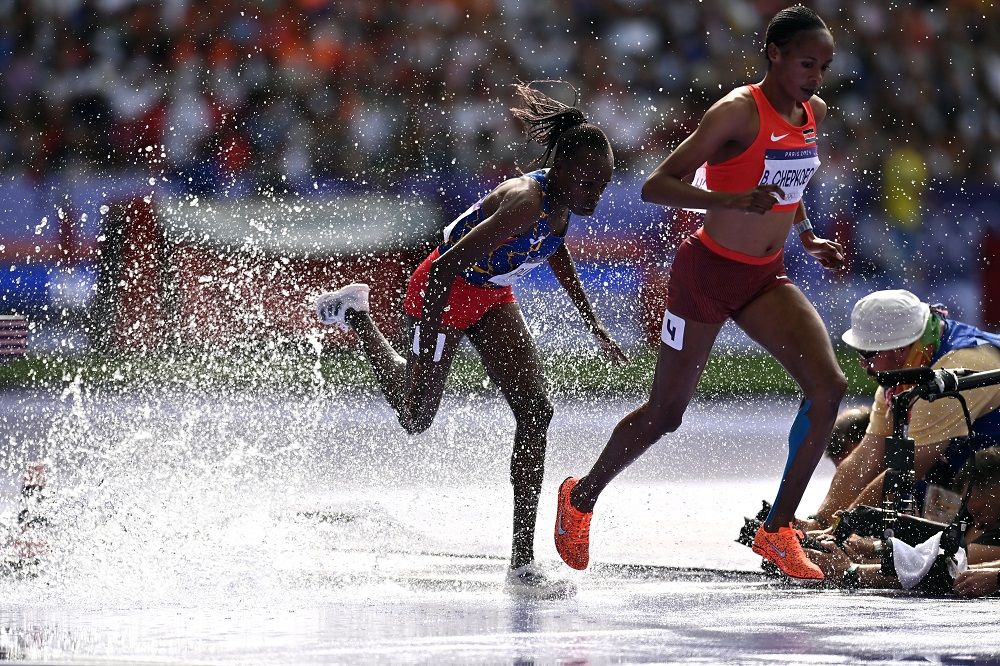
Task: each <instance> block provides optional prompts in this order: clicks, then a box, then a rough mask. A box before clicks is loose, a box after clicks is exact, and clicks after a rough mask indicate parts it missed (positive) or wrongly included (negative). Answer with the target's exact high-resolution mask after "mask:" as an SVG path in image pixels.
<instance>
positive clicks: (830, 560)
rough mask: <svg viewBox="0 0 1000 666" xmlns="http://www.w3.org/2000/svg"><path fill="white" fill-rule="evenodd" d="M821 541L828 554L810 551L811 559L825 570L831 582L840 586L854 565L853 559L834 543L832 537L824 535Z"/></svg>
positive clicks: (824, 572)
mask: <svg viewBox="0 0 1000 666" xmlns="http://www.w3.org/2000/svg"><path fill="white" fill-rule="evenodd" d="M819 541H820V542H821V543H822V544H823V547H824V548H826V552H825V553H824V552H820V551H816V550H810V551H809V559H810V560H812V561H813V562H814V563H815V564H816V566H818V567H819V568H820V569H822V570H823V574H824V575H825V576H826V577H827V578H828V579H830V581H832V582H834V583H836V584H838V585H839V584H840V583H841V582H842V581H843V579H844V574H845V573H847V569H848V568H849V567H850V566H851V564H852V562H851V558H850V557H848V555H847V553H845V552H844V551H843V550H842V549H841V548H840V547H839V546H838V545H837V544H836V542H834V540H833V537H832V536H829V535H823V536H821V537H820V538H819Z"/></svg>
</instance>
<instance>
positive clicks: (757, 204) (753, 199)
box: [725, 185, 785, 215]
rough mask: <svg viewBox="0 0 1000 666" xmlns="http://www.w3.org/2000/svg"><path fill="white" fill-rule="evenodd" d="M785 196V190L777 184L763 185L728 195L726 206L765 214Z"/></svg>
mask: <svg viewBox="0 0 1000 666" xmlns="http://www.w3.org/2000/svg"><path fill="white" fill-rule="evenodd" d="M784 196H785V191H784V190H782V189H781V188H780V187H778V186H777V185H761V186H759V187H755V188H754V189H752V190H748V191H747V192H737V193H735V194H730V195H728V198H727V201H726V206H725V207H726V208H736V209H737V210H742V211H746V212H748V213H757V214H758V215H763V214H764V213H766V212H767V211H769V210H771V208H773V207H774V204H776V203H778V200H779V199H783V198H784Z"/></svg>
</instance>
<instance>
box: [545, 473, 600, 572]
mask: <svg viewBox="0 0 1000 666" xmlns="http://www.w3.org/2000/svg"><path fill="white" fill-rule="evenodd" d="M578 482H579V479H574V478H573V477H572V476H571V477H568V478H567V479H566V480H565V481H563V482H562V485H560V486H559V500H558V505H557V506H556V530H555V538H556V550H557V551H559V557H561V558H562V559H563V562H565V563H566V564H568V565H569V566H571V567H573V568H574V569H586V568H587V564H588V563H589V562H590V519H591V518H593V517H594V512H593V511H591V512H590V513H583V512H582V511H578V510H577V509H576V508H575V507H574V506H573V504H572V502H570V501H569V496H570V493H571V492H572V491H573V488H574V487H575V486H576V484H577V483H578Z"/></svg>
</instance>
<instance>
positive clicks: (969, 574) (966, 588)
mask: <svg viewBox="0 0 1000 666" xmlns="http://www.w3.org/2000/svg"><path fill="white" fill-rule="evenodd" d="M954 488H955V490H956V491H958V492H960V494H961V495H962V496H963V497H965V498H966V510H967V512H968V516H969V521H970V526H969V529H968V531H967V532H966V541H967V542H970V543H972V542H979V543H980V544H981V543H982V542H983V541H984V540H987V541H995V537H996V534H997V531H998V530H1000V449H998V448H995V447H994V448H989V449H984V450H982V451H979V452H977V453H976V454H975V455H974V456H972V457H971V458H970V459H969V461H968V462H967V463H966V464H965V466H964V467H963V468H962V470H961V471H960V473H959V474H958V476H957V477H956V480H955V486H954ZM818 540H819V542H820V544H821V545H822V546H823V548H825V549H826V552H812V551H810V553H809V558H810V559H811V560H812V561H813V562H815V563H816V564H817V565H819V567H820V568H821V569H823V573H824V574H826V578H827V580H828V581H830V582H832V583H834V584H835V585H838V586H841V587H852V588H856V587H864V588H877V589H899V588H901V587H902V584H901V583H900V580H899V578H897V577H894V576H887V575H885V574H883V573H882V566H881V564H880V563H878V562H871V558H865V557H861V556H859V555H857V554H849V553H848V551H849V550H851V549H850V548H849V547H848V546H847V544H845V547H843V548H842V547H839V546H838V545H837V544H836V543H835V542H834V538H833V536H832V535H830V534H824V535H821V536H820V537H819V539H818ZM976 547H977V545H976V544H974V545H973V546H972V547H971V548H970V550H971V549H974V548H976ZM936 556H937V554H936V553H933V552H931V553H929V554H928V555H927V557H936ZM897 561H898V560H897ZM928 568H929V567H928ZM899 569H900V567H898V566H897V570H899ZM998 587H1000V559H995V560H993V561H990V562H982V563H980V564H973V565H970V566H969V568H967V569H965V571H962V572H961V573H958V574H957V575H956V576H955V577H954V581H953V583H952V585H951V589H952V591H953V592H954V593H955V594H957V595H960V596H964V597H980V596H985V595H990V594H996V593H997V591H998Z"/></svg>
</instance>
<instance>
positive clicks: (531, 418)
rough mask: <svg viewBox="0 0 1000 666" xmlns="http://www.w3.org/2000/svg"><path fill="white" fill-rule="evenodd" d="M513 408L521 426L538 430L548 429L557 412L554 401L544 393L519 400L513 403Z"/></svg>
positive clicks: (515, 417)
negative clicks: (553, 404)
mask: <svg viewBox="0 0 1000 666" xmlns="http://www.w3.org/2000/svg"><path fill="white" fill-rule="evenodd" d="M511 410H513V412H514V420H515V421H516V422H517V425H518V426H519V427H522V428H530V429H532V430H536V431H545V430H547V429H548V427H549V423H550V422H551V421H552V415H553V414H554V413H555V408H554V407H553V406H552V401H551V400H549V397H548V396H547V395H545V394H544V393H541V394H538V395H535V396H531V397H529V398H526V399H524V400H519V401H518V402H517V403H515V404H512V405H511Z"/></svg>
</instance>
